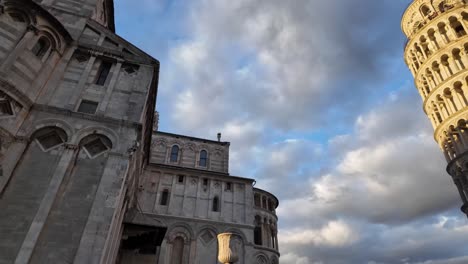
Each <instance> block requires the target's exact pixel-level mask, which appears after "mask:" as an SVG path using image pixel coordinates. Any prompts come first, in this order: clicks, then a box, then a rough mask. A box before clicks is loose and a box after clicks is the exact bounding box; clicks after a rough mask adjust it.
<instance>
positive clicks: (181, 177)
mask: <svg viewBox="0 0 468 264" xmlns="http://www.w3.org/2000/svg"><path fill="white" fill-rule="evenodd" d="M177 178H178V179H177V181H178V182H179V183H184V175H179V176H177Z"/></svg>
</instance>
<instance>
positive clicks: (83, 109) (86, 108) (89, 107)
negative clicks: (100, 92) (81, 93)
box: [78, 100, 98, 114]
mask: <svg viewBox="0 0 468 264" xmlns="http://www.w3.org/2000/svg"><path fill="white" fill-rule="evenodd" d="M97 107H98V103H96V102H93V101H88V100H83V101H81V104H80V106H79V107H78V112H80V113H85V114H95V113H96V109H97Z"/></svg>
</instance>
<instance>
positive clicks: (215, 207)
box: [213, 196, 219, 212]
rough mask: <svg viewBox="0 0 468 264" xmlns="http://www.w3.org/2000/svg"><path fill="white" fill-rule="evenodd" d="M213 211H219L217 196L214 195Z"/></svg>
mask: <svg viewBox="0 0 468 264" xmlns="http://www.w3.org/2000/svg"><path fill="white" fill-rule="evenodd" d="M213 212H219V198H218V196H215V197H214V198H213Z"/></svg>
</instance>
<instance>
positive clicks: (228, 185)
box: [226, 182, 232, 191]
mask: <svg viewBox="0 0 468 264" xmlns="http://www.w3.org/2000/svg"><path fill="white" fill-rule="evenodd" d="M231 190H232V183H230V182H227V183H226V191H231Z"/></svg>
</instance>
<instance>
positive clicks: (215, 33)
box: [115, 0, 468, 264]
mask: <svg viewBox="0 0 468 264" xmlns="http://www.w3.org/2000/svg"><path fill="white" fill-rule="evenodd" d="M409 2H410V1H409V0H404V1H403V0H380V1H375V0H354V1H343V0H327V1H318V0H291V1H284V0H236V1H222V0H191V1H181V0H174V1H170V0H141V1H138V4H136V2H135V1H131V0H119V1H116V3H115V5H116V27H117V32H118V34H119V35H121V36H122V37H124V38H126V39H127V40H129V41H130V42H132V43H134V44H135V45H137V46H138V47H140V48H141V49H143V50H145V51H146V52H148V53H149V54H151V55H152V56H154V57H155V58H157V59H158V60H160V62H161V73H160V74H161V75H160V83H159V94H158V102H157V109H158V111H159V112H160V115H161V117H160V129H161V130H163V131H168V132H173V133H181V134H187V135H193V136H198V137H204V138H210V139H215V138H216V133H217V132H222V134H223V140H226V141H230V142H231V156H230V159H231V161H230V172H231V174H233V175H238V176H245V177H254V178H256V179H257V186H259V187H261V188H265V189H267V190H269V191H271V192H273V193H275V194H276V195H277V196H278V198H279V199H280V208H279V210H278V213H279V217H280V223H279V226H280V237H279V239H280V250H281V253H282V257H281V263H284V264H293V263H295V264H312V263H314V264H318V263H327V264H328V263H332V264H333V263H358V264H360V263H369V264H377V263H414V264H416V263H418V264H438V263H451V264H458V263H468V254H467V253H466V250H465V248H464V246H463V245H466V244H467V242H468V236H467V235H468V222H467V220H466V217H464V216H463V215H462V213H461V212H460V211H459V209H458V208H459V206H460V205H461V201H460V199H459V198H458V194H457V191H456V188H455V186H454V185H453V183H452V182H451V179H450V177H449V176H448V175H447V174H446V172H445V166H446V164H445V161H444V160H443V156H442V153H441V152H440V150H439V149H438V147H437V145H436V143H435V142H434V140H433V138H432V128H431V127H430V123H429V121H428V120H427V118H426V117H425V116H424V114H423V111H422V107H421V104H422V102H421V98H420V97H419V95H418V94H417V91H416V89H415V88H414V85H413V79H412V76H411V74H410V72H409V70H408V69H407V68H406V65H405V64H404V62H403V46H404V43H405V37H404V36H403V34H402V33H401V31H400V19H401V15H402V13H403V11H404V9H405V8H406V6H407V5H408V4H409Z"/></svg>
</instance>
